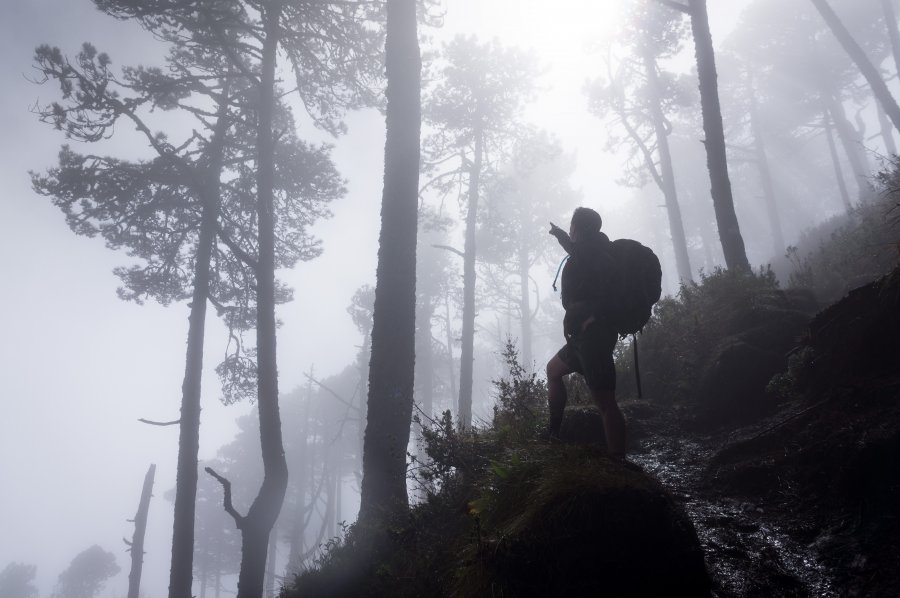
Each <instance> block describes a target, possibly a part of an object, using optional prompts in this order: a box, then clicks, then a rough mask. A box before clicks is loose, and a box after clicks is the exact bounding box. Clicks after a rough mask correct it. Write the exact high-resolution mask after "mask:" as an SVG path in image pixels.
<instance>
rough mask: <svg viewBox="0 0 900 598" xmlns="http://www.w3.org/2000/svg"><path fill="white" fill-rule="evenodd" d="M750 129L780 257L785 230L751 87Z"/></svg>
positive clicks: (775, 253)
mask: <svg viewBox="0 0 900 598" xmlns="http://www.w3.org/2000/svg"><path fill="white" fill-rule="evenodd" d="M750 129H751V130H752V132H753V149H754V152H755V154H756V166H757V167H758V168H759V176H760V178H761V179H762V187H763V194H764V195H765V198H766V212H767V213H768V215H769V228H770V229H771V230H772V249H773V250H774V253H773V254H772V255H774V256H777V257H780V256H781V255H782V254H783V253H784V249H785V247H786V245H785V242H784V231H783V230H782V228H781V217H780V216H779V214H778V203H777V200H776V198H775V187H774V185H773V184H772V171H771V170H770V169H769V157H768V156H767V155H766V146H765V142H764V140H763V136H762V127H760V125H759V108H758V107H757V105H756V93H755V92H754V90H753V89H750Z"/></svg>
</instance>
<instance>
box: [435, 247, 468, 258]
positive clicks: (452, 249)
mask: <svg viewBox="0 0 900 598" xmlns="http://www.w3.org/2000/svg"><path fill="white" fill-rule="evenodd" d="M432 247H434V248H435V249H446V250H447V251H449V252H450V253H455V254H456V255H458V256H459V257H466V254H465V253H463V252H462V251H460V250H459V249H457V248H456V247H450V246H449V245H432Z"/></svg>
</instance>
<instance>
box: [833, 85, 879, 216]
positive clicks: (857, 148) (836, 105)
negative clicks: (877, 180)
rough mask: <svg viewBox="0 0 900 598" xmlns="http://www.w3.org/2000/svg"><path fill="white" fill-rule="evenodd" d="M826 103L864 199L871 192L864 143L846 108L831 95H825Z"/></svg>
mask: <svg viewBox="0 0 900 598" xmlns="http://www.w3.org/2000/svg"><path fill="white" fill-rule="evenodd" d="M825 102H826V105H827V106H828V112H829V114H830V115H831V123H832V125H833V126H834V129H835V131H837V134H838V139H840V140H841V145H842V146H843V147H844V153H845V154H846V155H847V161H848V162H849V163H850V169H851V170H852V171H853V178H854V179H855V180H856V188H857V196H858V197H859V199H863V198H865V197H866V195H868V190H869V174H870V173H869V165H868V160H866V156H865V153H864V151H863V142H862V139H861V138H860V136H859V134H858V132H857V130H856V128H854V126H853V124H851V122H850V121H849V120H847V116H846V113H845V112H844V106H843V105H842V104H841V103H840V102H839V101H838V100H837V99H836V98H835V97H834V96H833V95H832V94H830V93H826V94H825Z"/></svg>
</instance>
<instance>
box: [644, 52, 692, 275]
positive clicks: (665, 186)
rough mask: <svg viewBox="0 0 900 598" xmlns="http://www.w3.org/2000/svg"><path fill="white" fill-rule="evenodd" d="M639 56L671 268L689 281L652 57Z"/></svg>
mask: <svg viewBox="0 0 900 598" xmlns="http://www.w3.org/2000/svg"><path fill="white" fill-rule="evenodd" d="M643 59H644V71H645V73H646V76H647V83H648V87H649V88H650V93H651V95H652V96H653V97H652V98H651V99H650V106H649V107H650V116H651V118H652V120H653V128H654V131H655V133H656V147H657V151H658V152H659V171H660V172H659V174H660V179H661V181H662V189H661V191H662V192H663V196H664V197H665V199H666V214H667V215H668V216H669V231H670V233H671V234H672V247H673V249H674V250H675V268H676V270H678V278H679V279H681V281H682V282H690V281H691V280H693V275H692V273H691V272H692V271H691V261H690V258H689V257H688V250H687V239H686V238H685V234H684V223H683V221H682V219H681V206H679V205H678V191H677V189H676V186H675V170H674V168H673V167H672V152H671V150H670V149H669V133H670V128H669V127H668V126H667V123H666V119H665V116H664V115H663V111H662V107H661V106H660V90H659V79H658V73H657V65H656V60H655V59H654V57H653V56H652V55H651V54H650V53H649V51H645V52H644V56H643Z"/></svg>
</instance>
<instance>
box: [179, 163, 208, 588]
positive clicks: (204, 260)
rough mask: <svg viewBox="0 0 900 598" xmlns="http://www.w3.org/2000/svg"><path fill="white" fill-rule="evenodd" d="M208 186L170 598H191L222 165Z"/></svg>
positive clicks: (184, 403) (191, 323) (184, 404)
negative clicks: (211, 272)
mask: <svg viewBox="0 0 900 598" xmlns="http://www.w3.org/2000/svg"><path fill="white" fill-rule="evenodd" d="M211 171H212V172H211V173H210V175H209V177H208V179H209V184H210V186H211V185H216V188H215V190H214V189H213V188H212V187H208V188H207V189H206V190H205V194H206V195H207V196H206V199H205V201H204V202H203V208H202V216H201V224H200V236H199V240H198V242H197V255H196V258H195V261H194V292H193V296H192V297H191V307H190V316H189V317H188V341H187V357H186V360H185V368H184V381H183V382H182V385H181V419H180V421H179V437H178V465H177V471H176V481H175V505H174V511H175V518H174V525H173V529H172V563H171V568H170V570H169V598H191V596H192V593H191V585H192V582H193V563H194V513H195V509H196V505H195V503H196V500H197V475H198V474H197V458H198V453H199V451H200V382H201V376H202V374H203V338H204V334H205V328H206V303H207V296H208V295H209V283H210V281H209V265H210V259H211V255H212V247H213V241H214V239H215V234H216V219H217V218H218V189H217V187H218V178H219V168H217V167H213V168H211Z"/></svg>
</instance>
